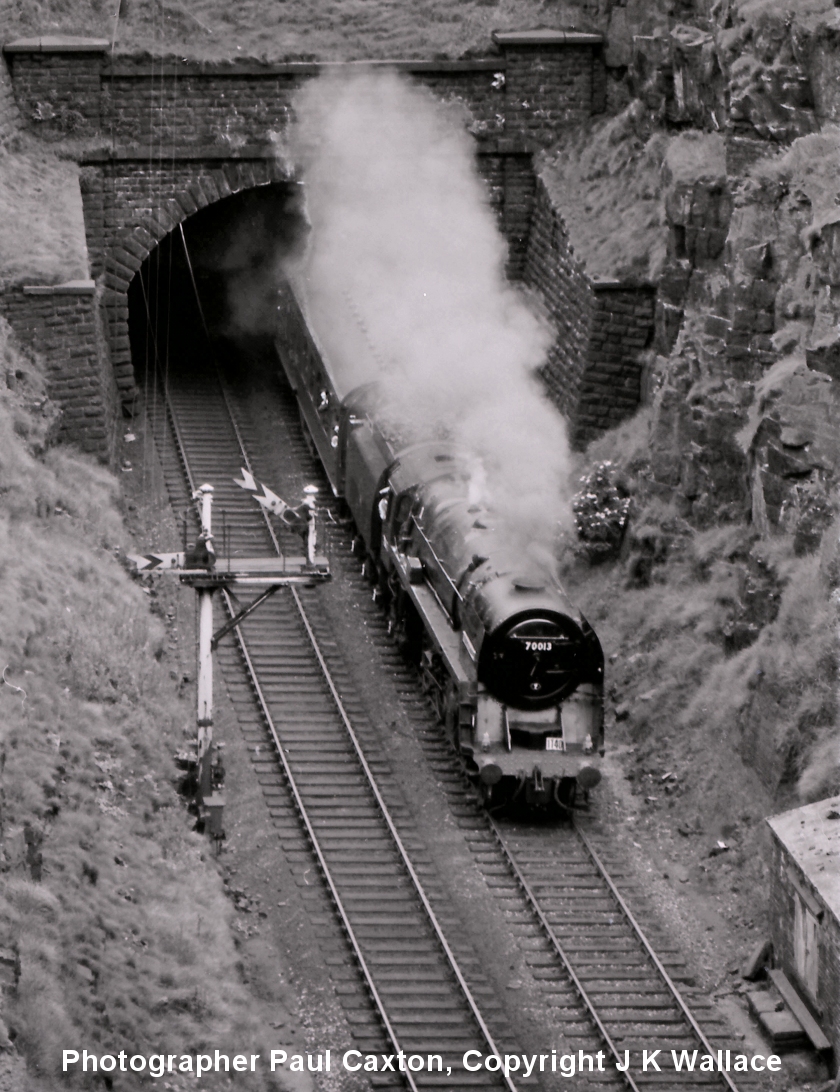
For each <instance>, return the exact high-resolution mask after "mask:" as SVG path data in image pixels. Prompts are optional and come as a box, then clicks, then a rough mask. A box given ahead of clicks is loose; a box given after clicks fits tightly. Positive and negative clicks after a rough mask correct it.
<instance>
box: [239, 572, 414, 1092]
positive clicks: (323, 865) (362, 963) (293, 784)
mask: <svg viewBox="0 0 840 1092" xmlns="http://www.w3.org/2000/svg"><path fill="white" fill-rule="evenodd" d="M222 594H223V596H224V598H225V605H226V606H227V608H228V610H232V609H233V604H232V603H231V601H230V596H229V595H228V592H227V589H224V588H223V589H222ZM235 629H236V637H237V641H238V642H239V649H240V652H241V653H242V658H243V659H244V660H245V665H246V667H247V669H248V675H249V677H250V679H251V685H252V686H253V687H254V690H255V692H256V695H257V700H258V702H259V704H260V709H261V711H262V715H263V717H264V719H265V723H266V726H267V727H268V730H269V732H270V734H271V738H272V739H273V740H274V746H275V748H276V749H277V756H278V758H279V759H280V764H281V766H282V767H283V773H284V774H285V775H286V780H287V782H288V784H289V789H290V791H291V794H292V798H293V799H294V802H295V807H296V808H297V810H298V814H299V816H300V819H301V822H302V823H303V825H304V827H305V828H306V833H307V834H308V836H309V841H310V843H311V844H312V849H313V851H314V853H315V856H316V858H317V860H318V866H319V868H320V869H321V873H322V875H323V877H324V880H325V882H326V884H327V887H328V888H329V891H330V894H331V895H332V898H333V902H334V903H335V907H336V910H337V911H338V916H339V918H340V919H341V924H342V927H343V929H344V932H345V933H346V935H347V939H348V940H349V941H350V945H351V947H352V948H353V954H354V955H355V956H356V960H357V961H358V964H359V968H360V970H361V972H362V974H363V976H364V978H365V982H366V984H367V988H368V990H369V991H370V996H371V998H372V999H373V1003H374V1005H375V1006H376V1010H377V1012H378V1014H379V1019H380V1020H381V1021H382V1025H383V1027H384V1029H385V1033H386V1035H387V1036H388V1038H389V1039H390V1041H391V1043H392V1044H393V1046H394V1048H395V1049H396V1051H397V1053H404V1051H402V1048H401V1047H400V1042H399V1039H398V1037H397V1033H396V1031H395V1030H394V1028H393V1027H392V1026H391V1022H390V1020H389V1019H388V1014H387V1012H386V1011H385V1004H384V1002H383V1001H382V998H381V997H380V996H379V991H378V990H377V988H376V985H375V983H374V981H373V974H372V972H371V971H370V969H369V967H368V965H367V961H366V960H365V957H364V953H363V952H362V949H361V945H360V944H359V941H358V939H357V938H356V934H355V931H354V930H353V926H352V924H351V923H350V918H349V916H348V914H347V911H346V910H345V908H344V904H343V902H342V901H341V896H340V895H339V893H338V888H337V887H336V885H335V881H334V880H333V877H332V873H331V872H330V868H329V865H328V864H327V861H326V858H325V857H324V854H323V851H322V849H321V846H320V843H319V842H318V836H317V834H316V833H315V829H314V828H313V826H312V823H311V821H310V819H309V815H308V813H307V810H306V805H305V804H304V802H303V797H302V796H301V793H300V790H299V788H298V785H297V781H296V780H295V775H294V773H293V772H292V768H291V764H290V763H289V760H288V759H287V758H286V755H285V752H284V750H283V744H282V743H281V741H280V736H279V734H278V732H277V729H276V727H275V725H274V721H273V719H272V716H271V711H270V710H269V707H268V702H267V701H266V699H265V695H264V694H263V692H262V688H261V686H260V683H259V679H258V677H257V672H256V669H255V667H254V664H253V661H252V660H251V656H250V654H249V652H248V648H247V645H246V644H245V638H244V635H243V633H242V631H241V629H240V628H239V625H238V624H237V625H236V627H235ZM405 1075H406V1080H407V1081H408V1084H409V1087H410V1088H411V1089H412V1092H419V1089H418V1088H417V1085H416V1084H415V1082H414V1077H413V1076H412V1074H411V1071H410V1070H408V1069H406V1070H405Z"/></svg>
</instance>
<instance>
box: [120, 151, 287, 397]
mask: <svg viewBox="0 0 840 1092" xmlns="http://www.w3.org/2000/svg"><path fill="white" fill-rule="evenodd" d="M292 180H293V178H292V176H291V175H290V173H289V172H288V170H286V169H284V168H283V166H281V164H279V163H278V162H277V161H276V160H274V159H265V160H260V161H256V162H240V163H226V164H225V165H224V166H222V167H219V168H212V169H206V168H205V169H201V168H199V169H198V171H197V174H196V178H195V180H194V181H193V182H191V183H189V184H188V185H187V186H186V187H184V188H182V189H178V190H173V191H172V193H171V194H170V195H169V196H163V195H156V196H155V200H156V205H155V208H154V211H153V212H152V213H148V212H146V213H144V214H141V215H138V216H137V217H136V219H134V221H133V222H132V223H130V224H128V225H125V226H123V227H122V228H121V229H120V230H118V231H117V232H116V233H115V235H114V237H113V241H112V243H111V244H110V246H109V247H108V248H107V250H106V252H105V255H104V261H103V273H102V277H101V284H102V286H103V293H102V303H103V306H104V310H105V329H106V333H107V338H108V345H109V348H110V353H111V363H112V365H113V369H114V378H115V381H116V385H117V391H118V394H119V397H120V399H121V401H122V402H123V404H127V403H130V402H131V401H132V400H133V398H134V396H135V394H136V393H137V392H136V387H135V384H134V367H133V363H132V360H131V345H130V342H129V332H128V288H129V285H130V284H131V282H132V280H133V279H134V277H135V275H136V274H137V272H138V271H139V269H140V267H141V266H142V264H143V262H144V261H145V260H146V259H147V258H148V257H149V255H150V254H151V253H152V252H153V251H154V250H155V248H156V247H157V246H158V245H159V243H161V242H162V241H163V239H165V238H166V236H167V235H170V234H171V233H172V232H173V231H174V230H175V229H176V228H177V227H178V225H179V224H182V223H183V222H184V221H185V220H187V219H189V217H190V216H192V215H193V214H194V213H196V212H198V211H199V210H200V209H203V208H206V207H207V206H208V205H212V204H214V203H216V202H217V201H223V200H224V199H225V198H226V197H232V196H233V195H234V194H235V193H241V192H242V191H243V190H249V189H255V188H257V187H258V186H267V185H269V184H270V183H272V182H290V181H292Z"/></svg>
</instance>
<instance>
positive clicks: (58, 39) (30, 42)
mask: <svg viewBox="0 0 840 1092" xmlns="http://www.w3.org/2000/svg"><path fill="white" fill-rule="evenodd" d="M110 48H111V43H110V42H109V41H108V39H107V38H74V37H71V36H65V35H63V34H44V35H42V36H41V37H40V38H16V39H15V40H14V41H13V42H7V43H6V44H5V45H4V46H3V52H4V53H107V52H108V51H109V50H110Z"/></svg>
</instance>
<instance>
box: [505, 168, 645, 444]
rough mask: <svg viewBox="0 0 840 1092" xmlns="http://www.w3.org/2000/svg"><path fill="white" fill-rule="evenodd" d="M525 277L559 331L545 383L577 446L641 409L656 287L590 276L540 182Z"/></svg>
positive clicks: (551, 351)
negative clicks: (643, 360) (644, 360)
mask: <svg viewBox="0 0 840 1092" xmlns="http://www.w3.org/2000/svg"><path fill="white" fill-rule="evenodd" d="M524 279H525V282H526V283H527V284H529V285H530V286H532V287H533V288H536V289H537V290H538V291H539V293H540V296H541V297H542V299H543V301H544V302H545V305H546V307H547V310H548V312H549V315H550V317H551V319H552V321H553V323H554V324H555V326H556V328H557V332H558V336H557V339H556V341H555V342H554V344H553V345H552V347H551V350H550V351H549V356H548V361H547V363H546V365H545V367H544V369H543V378H544V380H545V383H546V386H547V387H548V390H549V392H550V393H551V396H552V398H553V399H554V401H555V402H556V403H557V405H558V406H559V407H560V409H561V410H562V412H563V413H564V414H565V415H566V417H567V418H568V419H569V421H570V423H571V430H570V431H571V438H572V442H573V443H574V444H576V445H577V446H583V445H584V444H586V443H588V442H589V441H590V440H592V439H594V438H595V437H596V436H598V435H599V434H600V433H602V432H605V431H606V430H607V429H610V428H613V427H614V426H615V425H617V424H618V423H619V422H620V421H622V420H624V418H626V417H629V416H631V415H632V414H633V413H634V412H635V410H636V408H637V406H638V405H639V402H640V398H641V373H642V364H641V354H642V351H643V350H644V349H645V348H646V347H647V346H648V345H649V344H650V342H651V340H652V338H653V331H654V310H655V300H656V293H655V289H654V288H652V287H651V286H649V285H641V286H634V285H627V284H622V283H619V282H613V281H610V282H604V281H601V282H598V281H593V280H592V279H590V277H589V276H588V275H587V273H586V270H585V268H584V266H583V263H582V262H580V261H578V260H577V258H576V257H575V255H574V252H573V250H572V247H571V244H570V242H569V236H568V233H567V231H566V228H565V225H564V223H563V219H562V217H561V216H560V214H559V212H558V211H557V210H556V209H555V208H554V206H553V205H552V202H551V198H550V197H549V195H548V191H547V190H546V188H545V186H544V185H543V184H542V182H539V183H538V184H537V195H536V200H535V205H534V214H533V221H532V225H531V235H530V241H529V246H528V252H527V257H526V261H525V270H524Z"/></svg>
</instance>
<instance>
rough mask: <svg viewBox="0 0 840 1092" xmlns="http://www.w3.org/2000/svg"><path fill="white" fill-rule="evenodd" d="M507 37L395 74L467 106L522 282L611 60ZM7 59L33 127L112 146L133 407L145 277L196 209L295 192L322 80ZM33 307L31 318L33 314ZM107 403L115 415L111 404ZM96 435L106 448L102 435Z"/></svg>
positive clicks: (101, 187)
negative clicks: (301, 112) (307, 121)
mask: <svg viewBox="0 0 840 1092" xmlns="http://www.w3.org/2000/svg"><path fill="white" fill-rule="evenodd" d="M496 40H497V44H498V45H499V49H500V52H499V54H498V55H497V56H490V57H485V58H480V59H475V60H467V61H430V62H396V63H394V64H392V65H390V67H392V68H396V69H398V70H399V71H402V72H403V73H404V74H406V75H407V76H409V77H410V78H411V79H413V80H415V81H417V82H419V83H420V84H422V85H425V86H427V87H428V88H429V89H430V90H431V91H432V92H433V93H434V94H435V95H436V96H438V97H440V98H442V99H444V100H457V101H458V102H461V103H464V104H465V105H466V106H467V107H468V108H469V110H470V112H471V124H470V125H469V130H470V132H471V133H472V134H473V136H474V137H475V139H476V142H477V152H478V164H479V170H480V173H481V174H482V176H483V177H484V179H485V181H486V183H487V191H488V196H489V199H490V201H491V204H492V205H493V207H494V209H495V210H496V213H497V215H498V218H499V222H500V226H501V227H502V230H503V231H504V232H505V234H506V236H507V238H508V241H509V255H510V260H509V265H508V273H509V275H510V276H511V277H512V278H514V279H516V278H518V277H520V276H521V274H522V272H523V269H524V265H525V257H526V252H527V246H528V238H529V233H530V225H531V219H532V211H533V202H534V194H535V188H536V179H535V175H534V170H533V166H532V153H533V152H534V151H535V150H538V149H539V148H540V147H543V146H546V145H547V144H550V143H551V142H552V141H553V140H555V139H556V138H557V136H558V135H559V133H560V132H561V131H562V130H563V129H564V128H565V127H567V126H568V125H570V124H580V123H581V122H583V121H584V120H585V119H586V118H587V117H588V116H589V115H590V114H591V113H593V112H595V111H599V110H602V109H603V108H604V102H603V96H602V94H601V92H600V90H599V89H600V88H602V87H603V83H604V72H603V71H602V70H603V58H602V56H601V40H600V36H599V35H588V34H583V35H578V34H576V33H569V34H560V35H553V36H552V34H551V33H549V34H548V37H546V36H545V34H543V32H537V34H536V37H534V36H532V35H527V34H526V35H517V34H514V33H512V34H506V35H498V36H496ZM5 56H6V60H7V62H8V64H9V68H10V71H11V75H12V83H13V87H14V92H15V98H16V102H17V106H18V108H19V116H20V119H21V123H22V125H23V126H25V127H26V128H27V129H29V131H30V132H32V133H33V134H35V135H39V136H41V137H42V138H43V139H45V140H47V141H50V142H53V141H56V140H58V139H62V138H65V137H68V136H70V137H73V138H98V139H99V150H98V151H96V152H93V153H89V154H88V155H87V156H86V158H84V159H83V160H82V164H83V170H82V180H81V184H82V197H83V204H84V212H85V221H86V233H87V242H88V248H89V256H90V262H91V270H92V275H93V276H94V278H96V282H97V284H98V286H99V289H100V296H99V299H100V303H101V308H102V316H103V318H104V322H105V329H106V332H107V342H108V349H109V351H110V356H111V362H112V365H113V374H114V376H115V379H116V383H117V386H118V388H119V392H120V397H121V398H122V400H123V402H124V403H126V402H129V401H130V400H131V398H132V397H133V393H134V386H133V368H132V362H131V354H130V346H129V338H128V304H127V290H128V285H129V283H130V282H131V279H132V277H133V276H134V274H135V273H136V271H137V270H138V269H139V267H140V265H141V264H142V261H143V260H144V259H145V257H146V256H148V254H149V253H150V252H151V250H153V249H154V247H155V246H157V244H158V243H159V242H160V241H161V239H162V238H164V236H165V235H167V234H168V233H169V232H170V231H172V230H173V229H174V228H176V227H177V225H178V224H179V223H181V222H182V221H183V220H184V219H186V218H187V217H188V216H190V215H191V214H192V213H194V212H195V211H196V210H197V209H199V208H201V207H204V206H205V205H207V204H209V203H210V202H212V201H216V200H219V199H220V198H222V197H225V196H227V195H228V194H229V193H234V192H239V191H240V190H242V189H245V188H249V187H251V186H257V185H262V184H265V183H267V182H271V181H280V180H284V181H287V180H288V175H287V171H286V168H285V167H283V166H281V165H280V164H279V162H278V160H277V157H276V144H275V140H276V136H277V134H278V133H282V132H283V130H284V129H285V127H286V125H287V124H288V120H289V112H290V104H291V100H292V97H293V95H294V93H295V91H296V90H297V89H298V88H299V87H300V86H301V85H302V84H303V83H304V82H305V81H306V80H308V79H311V78H312V77H313V76H314V75H316V74H317V73H319V72H320V71H321V69H320V67H319V66H317V65H314V64H307V63H292V64H282V65H264V64H260V63H257V62H235V63H218V64H216V63H207V64H195V63H186V62H177V61H173V60H171V59H170V60H168V61H160V60H150V59H149V58H148V57H145V58H117V59H112V58H111V57H110V55H109V54H108V50H107V43H104V42H89V43H84V42H79V41H75V42H71V41H69V40H68V42H67V43H64V44H62V43H60V42H59V43H56V42H51V43H50V44H48V45H46V46H44V47H43V48H42V45H41V43H40V42H39V41H37V40H35V41H31V42H18V43H11V44H10V45H7V46H6V47H5ZM24 299H25V301H27V302H25V303H24V305H23V306H24V307H25V306H29V305H32V300H31V299H30V298H29V297H25V298H24ZM5 306H6V309H10V310H11V311H13V312H15V314H16V318H15V322H16V324H17V325H18V326H21V327H22V328H24V327H26V326H27V322H28V323H29V326H31V328H32V329H33V330H34V329H35V328H36V327H37V325H38V323H39V322H40V321H42V319H43V316H41V315H40V312H39V311H37V309H36V310H35V311H33V313H32V316H31V321H30V320H26V321H24V319H23V317H22V311H21V310H20V308H19V307H18V306H17V303H15V304H14V306H12V304H11V303H9V302H8V301H7V302H6V304H5ZM91 306H93V305H91ZM24 332H26V330H24ZM86 374H87V373H86ZM56 389H58V388H56ZM62 389H64V388H62ZM101 394H102V397H101V400H100V401H101V405H102V407H103V408H104V407H107V405H109V404H110V403H109V396H108V394H107V392H106V391H104V390H103V391H102V392H101ZM68 406H69V403H68ZM94 431H95V433H96V438H97V443H98V442H100V440H101V437H100V433H101V428H100V425H99V424H97V425H96V426H95V429H94ZM105 431H106V433H107V431H108V430H107V427H106V430H105ZM92 435H93V434H92Z"/></svg>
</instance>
